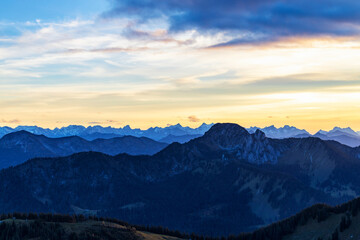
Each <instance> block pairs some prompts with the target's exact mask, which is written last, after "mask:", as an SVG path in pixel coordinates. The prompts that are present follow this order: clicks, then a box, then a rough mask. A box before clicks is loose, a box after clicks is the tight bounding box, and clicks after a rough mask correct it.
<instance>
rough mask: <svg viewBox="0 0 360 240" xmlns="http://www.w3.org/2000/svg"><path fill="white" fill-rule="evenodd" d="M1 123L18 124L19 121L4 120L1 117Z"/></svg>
mask: <svg viewBox="0 0 360 240" xmlns="http://www.w3.org/2000/svg"><path fill="white" fill-rule="evenodd" d="M1 122H2V123H10V124H18V123H20V122H21V121H20V120H19V119H11V120H5V119H1Z"/></svg>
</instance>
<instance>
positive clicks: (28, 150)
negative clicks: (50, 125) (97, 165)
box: [0, 131, 168, 169]
mask: <svg viewBox="0 0 360 240" xmlns="http://www.w3.org/2000/svg"><path fill="white" fill-rule="evenodd" d="M167 145H168V144H166V143H162V142H157V141H154V140H152V139H150V138H145V137H141V138H138V137H133V136H124V137H117V138H111V139H96V140H93V141H87V140H85V139H83V138H80V137H78V136H72V137H62V138H48V137H46V136H44V135H35V134H32V133H29V132H26V131H19V132H13V133H9V134H7V135H5V136H4V137H2V138H1V139H0V169H2V168H6V167H9V166H15V165H18V164H21V163H23V162H25V161H26V160H29V159H31V158H35V157H60V156H68V155H71V154H74V153H79V152H89V151H96V152H101V153H106V154H109V155H117V154H120V153H127V154H130V155H152V154H155V153H157V152H159V151H160V150H162V149H164V148H165V147H166V146H167Z"/></svg>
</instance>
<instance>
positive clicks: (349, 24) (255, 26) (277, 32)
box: [104, 0, 360, 45]
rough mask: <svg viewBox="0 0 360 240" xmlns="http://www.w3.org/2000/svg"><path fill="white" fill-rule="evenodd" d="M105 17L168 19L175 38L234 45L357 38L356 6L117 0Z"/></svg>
mask: <svg viewBox="0 0 360 240" xmlns="http://www.w3.org/2000/svg"><path fill="white" fill-rule="evenodd" d="M112 3H113V9H112V10H110V11H108V12H106V13H105V14H104V16H105V17H132V18H134V19H136V20H138V21H139V22H147V21H149V20H153V19H158V18H162V19H167V20H168V22H169V25H170V26H169V30H170V31H173V32H178V31H184V30H189V29H196V30H198V31H202V32H209V31H231V34H232V35H233V36H234V38H233V39H232V40H230V41H229V42H228V44H229V45H234V44H243V43H252V42H254V43H258V42H267V41H274V40H278V39H279V38H284V37H294V36H319V35H326V36H357V35H359V33H360V11H359V9H360V2H359V1H357V0H317V1H312V0H292V1H288V0H227V1H217V0H196V1H195V0H113V1H112Z"/></svg>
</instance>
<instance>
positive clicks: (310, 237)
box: [283, 213, 360, 240]
mask: <svg viewBox="0 0 360 240" xmlns="http://www.w3.org/2000/svg"><path fill="white" fill-rule="evenodd" d="M342 216H345V214H344V213H341V214H332V215H331V216H330V217H329V218H328V219H326V220H325V221H323V222H320V223H319V222H318V221H317V220H316V219H315V220H314V219H310V220H309V221H308V222H307V223H306V224H305V225H304V226H298V227H297V228H296V231H295V232H294V233H293V234H291V235H288V236H285V237H284V238H283V240H317V239H318V238H321V239H324V240H328V239H329V238H330V239H331V234H332V233H333V232H334V231H335V229H336V228H338V227H339V223H340V221H341V217H342ZM351 220H352V223H351V225H350V227H349V228H348V229H346V230H345V231H344V232H339V237H340V238H339V239H344V240H345V239H360V215H357V216H356V217H352V218H351Z"/></svg>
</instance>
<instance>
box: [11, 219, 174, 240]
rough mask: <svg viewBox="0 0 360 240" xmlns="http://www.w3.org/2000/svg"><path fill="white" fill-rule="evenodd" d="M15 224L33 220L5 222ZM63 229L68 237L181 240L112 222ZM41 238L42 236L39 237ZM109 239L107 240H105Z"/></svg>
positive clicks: (93, 222)
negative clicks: (87, 234)
mask: <svg viewBox="0 0 360 240" xmlns="http://www.w3.org/2000/svg"><path fill="white" fill-rule="evenodd" d="M13 221H14V222H15V224H16V225H18V226H19V225H21V224H28V223H31V222H32V220H29V221H25V220H12V219H8V220H4V222H6V223H12V222H13ZM43 224H50V223H48V222H43ZM59 224H60V225H61V227H62V228H63V229H64V230H65V233H66V234H67V235H70V234H71V233H76V234H78V235H80V234H81V233H82V232H89V231H91V232H95V233H101V232H103V231H104V230H105V231H106V232H107V233H108V234H109V236H110V235H111V237H115V238H116V239H126V238H127V236H128V235H126V234H131V235H132V236H134V237H135V238H137V239H144V240H177V239H179V238H175V237H170V236H165V235H160V234H154V233H149V232H143V231H137V230H135V229H133V230H132V231H129V230H128V229H127V228H126V227H125V226H122V225H119V224H115V223H110V222H97V221H92V220H87V221H85V222H79V223H59ZM39 237H40V236H39ZM105 239H107V238H105Z"/></svg>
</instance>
